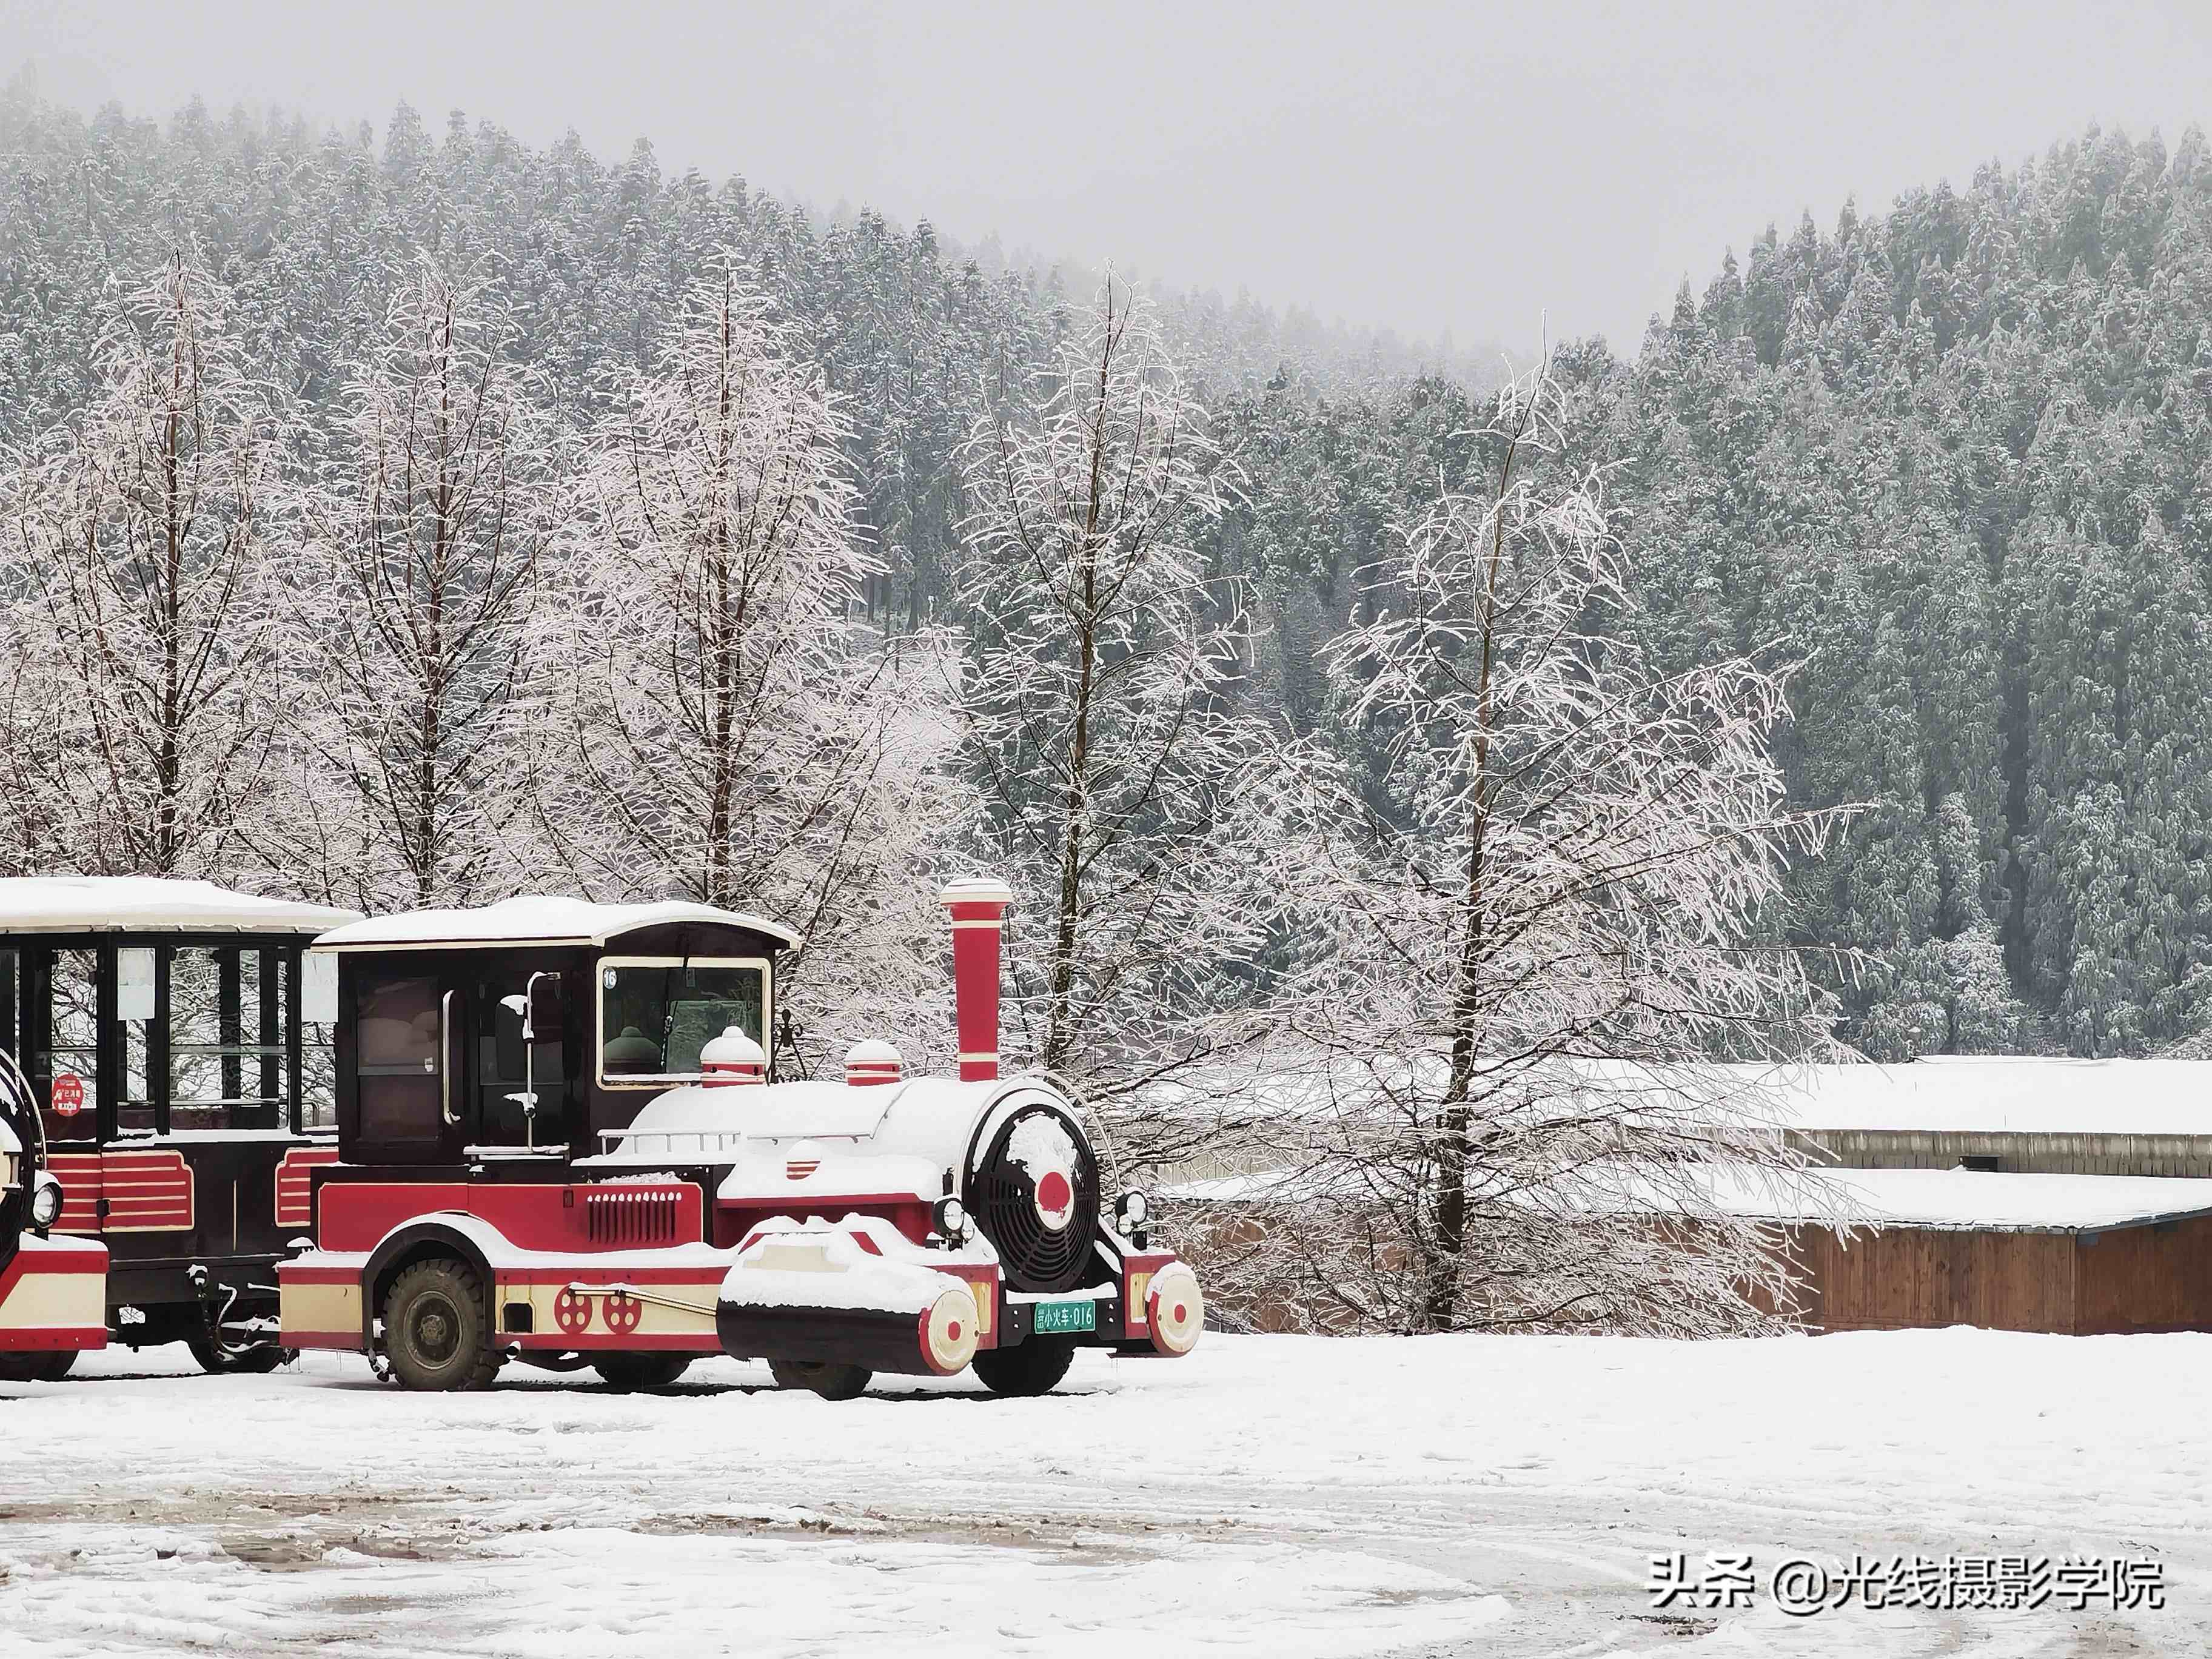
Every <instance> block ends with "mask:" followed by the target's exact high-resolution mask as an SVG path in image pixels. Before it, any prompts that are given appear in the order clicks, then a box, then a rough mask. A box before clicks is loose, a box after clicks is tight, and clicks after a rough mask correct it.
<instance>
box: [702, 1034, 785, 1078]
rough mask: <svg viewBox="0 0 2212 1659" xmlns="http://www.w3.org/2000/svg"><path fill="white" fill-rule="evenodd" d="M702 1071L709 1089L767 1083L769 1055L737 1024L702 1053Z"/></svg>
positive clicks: (715, 1039)
mask: <svg viewBox="0 0 2212 1659" xmlns="http://www.w3.org/2000/svg"><path fill="white" fill-rule="evenodd" d="M699 1070H700V1071H701V1072H702V1073H703V1074H704V1076H703V1078H702V1081H703V1082H704V1083H705V1085H706V1086H707V1087H708V1088H709V1089H728V1088H733V1087H736V1086H737V1085H741V1084H760V1083H765V1082H767V1081H768V1056H767V1055H766V1054H763V1053H762V1052H761V1046H760V1044H759V1043H757V1042H754V1041H753V1040H752V1039H751V1038H750V1037H749V1036H746V1035H745V1034H744V1031H743V1030H741V1029H739V1028H738V1027H737V1026H735V1025H729V1026H725V1027H724V1028H723V1030H722V1035H721V1036H718V1037H716V1038H714V1040H713V1041H712V1042H709V1043H708V1045H707V1046H706V1047H705V1048H702V1049H701V1050H700V1051H699Z"/></svg>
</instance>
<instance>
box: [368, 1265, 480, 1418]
mask: <svg viewBox="0 0 2212 1659" xmlns="http://www.w3.org/2000/svg"><path fill="white" fill-rule="evenodd" d="M490 1328H491V1321H490V1318H489V1315H488V1313H487V1311H486V1309H485V1306H484V1290H483V1279H482V1278H481V1277H479V1276H478V1274H477V1271H476V1269H475V1268H473V1267H470V1266H469V1265H468V1264H467V1263H466V1262H465V1261H452V1260H450V1259H447V1258H443V1257H441V1258H439V1259H437V1260H435V1261H418V1262H416V1264H415V1265H414V1266H413V1267H410V1268H408V1269H407V1270H406V1271H405V1272H404V1273H401V1274H400V1275H399V1277H398V1279H397V1280H396V1281H395V1282H394V1283H393V1285H392V1293H391V1294H390V1295H389V1296H387V1297H385V1298H384V1351H385V1353H386V1355H387V1356H388V1357H389V1358H390V1359H391V1361H392V1375H393V1376H396V1377H398V1379H399V1382H400V1384H401V1386H402V1387H404V1388H410V1389H430V1390H437V1389H444V1390H458V1389H481V1388H483V1386H484V1385H485V1384H487V1383H489V1382H490V1381H491V1380H492V1378H493V1377H494V1376H497V1375H498V1373H499V1356H498V1355H497V1354H495V1353H494V1352H492V1350H491V1345H490V1343H489V1340H487V1333H488V1332H489V1330H490Z"/></svg>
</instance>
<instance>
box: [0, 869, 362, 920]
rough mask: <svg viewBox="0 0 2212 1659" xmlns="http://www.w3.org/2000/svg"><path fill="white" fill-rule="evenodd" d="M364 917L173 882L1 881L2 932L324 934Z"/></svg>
mask: <svg viewBox="0 0 2212 1659" xmlns="http://www.w3.org/2000/svg"><path fill="white" fill-rule="evenodd" d="M360 915H361V912H360V911H358V910H341V909H338V908H336V907H335V906H332V905H328V904H300V903H295V902H293V901H292V900H290V899H274V898H263V897H261V896H258V895H257V894H253V893H234V892H232V891H230V890H228V888H223V887H217V886H216V885H215V884H213V883H212V882H205V881H179V880H175V879H173V878H169V877H166V876H10V877H7V878H0V933H294V934H297V933H321V932H322V931H323V930H324V929H325V928H328V927H337V925H339V924H340V923H342V922H348V921H356V920H358V919H359V917H360Z"/></svg>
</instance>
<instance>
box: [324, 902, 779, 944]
mask: <svg viewBox="0 0 2212 1659" xmlns="http://www.w3.org/2000/svg"><path fill="white" fill-rule="evenodd" d="M684 921H698V922H709V923H713V924H714V925H715V926H718V927H742V928H744V929H746V930H747V931H749V932H751V933H765V934H767V935H768V936H769V938H770V939H775V940H777V941H779V942H780V943H781V944H783V945H786V946H790V945H797V944H798V943H799V935H798V934H796V933H793V932H792V931H791V930H790V929H789V928H787V927H784V926H783V925H782V924H781V922H774V921H769V920H767V919H766V918H765V917H763V916H751V915H745V914H744V913H743V912H742V911H738V910H718V909H716V908H714V906H713V905H711V904H692V903H690V902H687V901H685V900H683V899H664V900H661V901H659V902H656V903H652V904H594V903H593V902H592V901H591V900H589V899H580V898H562V897H556V896H526V897H522V898H511V899H503V900H501V902H499V903H497V904H487V905H484V906H483V907H482V908H478V909H471V910H409V911H405V912H404V913H402V914H401V915H392V916H372V917H370V918H369V919H368V921H355V922H352V923H350V924H349V926H346V927H338V928H334V929H332V930H331V932H330V933H325V934H324V935H323V936H322V937H321V938H320V939H317V940H316V941H315V948H316V949H317V950H319V951H325V950H327V951H389V950H396V949H398V948H400V947H401V946H407V945H412V946H416V947H435V946H438V945H605V943H606V942H607V941H608V940H609V939H618V938H620V937H621V936H622V935H623V934H624V933H636V932H637V931H638V930H639V929H640V928H642V927H668V926H670V925H671V924H673V923H677V922H684Z"/></svg>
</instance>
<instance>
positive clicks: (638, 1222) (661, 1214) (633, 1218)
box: [584, 1186, 690, 1249]
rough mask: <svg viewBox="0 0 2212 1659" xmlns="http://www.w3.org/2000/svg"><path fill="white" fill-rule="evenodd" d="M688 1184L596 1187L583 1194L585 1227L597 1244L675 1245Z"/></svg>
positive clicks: (616, 1245)
mask: <svg viewBox="0 0 2212 1659" xmlns="http://www.w3.org/2000/svg"><path fill="white" fill-rule="evenodd" d="M689 1193H690V1188H685V1187H641V1186H619V1187H594V1188H589V1189H587V1190H586V1192H585V1194H584V1227H585V1231H586V1233H587V1234H588V1235H589V1236H590V1237H591V1241H592V1243H594V1244H605V1245H610V1246H612V1247H614V1248H616V1249H627V1248H628V1247H629V1246H630V1245H633V1244H672V1243H675V1242H676V1236H677V1212H678V1208H679V1206H681V1205H682V1204H683V1202H684V1199H685V1198H686V1196H687V1195H688V1194H689Z"/></svg>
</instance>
